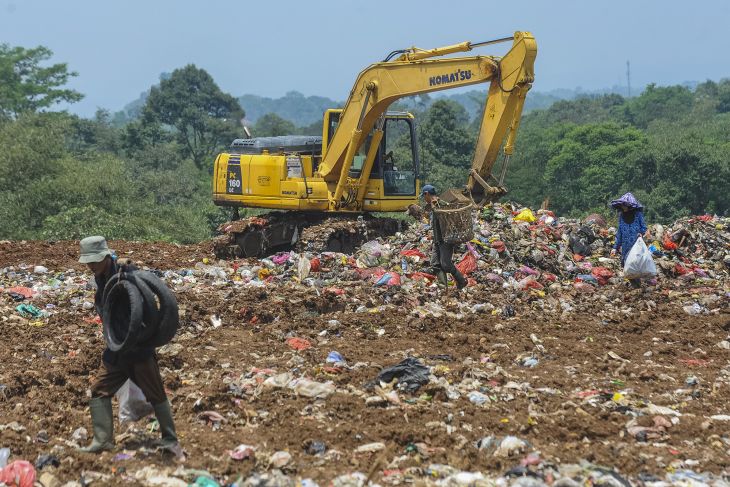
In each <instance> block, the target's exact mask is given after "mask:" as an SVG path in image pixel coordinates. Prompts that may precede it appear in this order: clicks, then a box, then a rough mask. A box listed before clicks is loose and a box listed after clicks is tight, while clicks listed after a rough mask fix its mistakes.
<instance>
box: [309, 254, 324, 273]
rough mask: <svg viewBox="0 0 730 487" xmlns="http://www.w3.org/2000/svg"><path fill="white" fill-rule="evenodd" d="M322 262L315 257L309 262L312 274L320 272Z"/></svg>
mask: <svg viewBox="0 0 730 487" xmlns="http://www.w3.org/2000/svg"><path fill="white" fill-rule="evenodd" d="M321 264H322V263H321V262H320V260H319V257H314V258H313V259H312V260H310V261H309V267H310V268H311V271H312V272H319V269H320V266H321Z"/></svg>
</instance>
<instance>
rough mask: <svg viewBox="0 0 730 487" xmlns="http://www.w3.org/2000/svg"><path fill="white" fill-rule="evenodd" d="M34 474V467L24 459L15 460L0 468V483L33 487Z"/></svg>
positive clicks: (17, 486) (14, 486)
mask: <svg viewBox="0 0 730 487" xmlns="http://www.w3.org/2000/svg"><path fill="white" fill-rule="evenodd" d="M35 476H36V473H35V467H33V464H32V463H30V462H28V461H26V460H15V461H14V462H12V463H10V464H9V465H8V466H7V467H5V468H1V469H0V483H3V485H5V484H7V485H9V486H12V487H33V484H35Z"/></svg>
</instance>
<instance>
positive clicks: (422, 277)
mask: <svg viewBox="0 0 730 487" xmlns="http://www.w3.org/2000/svg"><path fill="white" fill-rule="evenodd" d="M406 276H407V277H408V278H409V279H412V280H414V281H428V282H433V281H435V280H436V276H434V275H432V274H428V273H426V272H414V273H412V274H406Z"/></svg>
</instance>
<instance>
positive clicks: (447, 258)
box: [421, 184, 468, 290]
mask: <svg viewBox="0 0 730 487" xmlns="http://www.w3.org/2000/svg"><path fill="white" fill-rule="evenodd" d="M421 196H422V197H423V199H424V201H425V202H426V211H427V212H429V213H430V214H431V230H432V231H433V251H432V252H431V267H432V273H433V274H435V275H436V277H437V278H438V281H439V283H440V284H443V285H447V283H448V282H447V280H446V273H449V274H451V275H452V276H453V277H454V281H455V282H456V287H457V289H460V290H461V289H463V288H465V287H466V285H467V283H468V281H467V280H466V277H464V275H463V274H462V273H461V272H459V269H457V268H456V266H455V265H454V263H453V261H452V257H453V255H454V247H455V244H452V243H448V242H445V241H444V239H443V236H442V235H443V234H442V232H441V226H440V225H439V221H438V218H436V215H435V213H434V211H433V209H434V208H437V207H440V206H445V205H448V203H446V202H442V201H441V200H440V199H439V197H438V196H436V188H435V187H434V186H433V185H431V184H426V185H424V186H423V188H422V189H421Z"/></svg>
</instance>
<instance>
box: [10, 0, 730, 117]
mask: <svg viewBox="0 0 730 487" xmlns="http://www.w3.org/2000/svg"><path fill="white" fill-rule="evenodd" d="M729 26H730V0H701V1H696V2H687V1H686V0H685V1H682V0H661V1H660V0H645V1H642V0H631V1H628V0H612V1H605V0H604V1H590V0H584V1H578V0H570V1H568V0H553V1H548V0H543V1H539V0H522V1H506V0H502V1H499V2H497V1H491V0H490V1H487V0H482V1H472V0H469V1H459V0H450V1H449V0H441V1H435V0H410V1H403V0H400V1H399V0H389V1H381V0H371V1H370V2H362V1H357V2H356V1H351V0H332V1H324V0H308V1H303V0H300V1H290V0H280V1H276V0H268V1H265V0H264V1H255V2H250V1H233V0H208V1H205V2H203V1H197V2H194V1H188V0H184V1H183V0H179V1H173V0H146V1H140V0H122V1H116V2H111V1H103V0H65V1H61V0H0V43H2V42H4V43H8V44H10V45H20V46H24V47H34V46H37V45H39V44H40V45H44V46H47V47H49V48H51V49H52V50H53V51H54V53H55V55H54V57H53V60H54V61H56V62H66V63H68V65H69V68H70V69H71V70H73V71H77V72H78V73H79V76H78V77H77V78H75V79H74V80H73V81H72V83H71V86H72V87H73V88H75V89H76V90H78V91H80V92H82V93H84V94H85V95H86V98H85V99H84V100H83V101H82V102H80V103H78V104H76V105H74V106H73V108H72V111H75V112H77V113H79V114H82V115H91V114H93V112H94V111H95V110H96V108H97V107H104V108H108V109H110V110H113V111H114V110H118V109H120V108H122V107H123V106H124V105H125V104H126V103H128V102H129V101H131V100H133V99H135V98H137V97H138V96H139V94H140V93H141V92H142V91H144V90H146V89H148V88H149V87H150V86H151V85H152V84H155V83H156V82H157V81H158V78H159V74H160V73H161V72H164V71H168V72H169V71H172V70H174V69H175V68H179V67H181V66H184V65H186V64H188V63H194V64H196V65H197V66H199V67H202V68H204V69H206V70H207V71H208V72H209V73H210V74H211V75H212V76H213V78H214V79H215V80H216V82H217V83H218V84H219V86H220V87H221V88H222V89H223V90H224V91H227V92H229V93H231V94H233V95H242V94H247V93H251V94H257V95H262V96H270V97H278V96H282V95H283V94H284V93H286V92H287V91H291V90H297V91H300V92H302V93H304V94H305V95H322V96H328V97H330V98H333V99H335V100H344V99H345V98H346V97H347V94H348V92H349V89H350V87H351V85H352V83H353V81H354V79H355V76H356V75H357V73H358V72H359V71H360V70H361V69H362V68H364V67H365V66H367V65H368V64H371V63H373V62H376V61H379V60H382V59H383V58H384V57H385V55H387V53H388V52H390V51H392V50H394V49H399V48H405V47H410V46H413V45H416V46H418V47H422V48H432V47H438V46H442V45H448V44H454V43H457V42H462V41H472V42H478V41H483V40H489V39H494V38H498V37H504V36H507V35H511V34H512V33H513V32H514V31H515V30H528V31H531V32H532V33H533V34H534V35H535V38H536V39H537V43H538V56H537V63H536V68H535V73H536V81H535V86H534V87H535V89H536V90H539V91H546V90H551V89H554V88H571V89H572V88H576V87H582V88H584V89H587V90H590V89H597V88H604V87H610V86H613V85H625V83H626V61H627V60H630V61H631V74H632V85H634V86H639V85H643V84H646V83H649V82H656V83H658V84H663V85H666V84H675V83H681V82H683V81H689V80H696V81H702V80H705V79H713V80H719V79H720V78H723V77H728V76H730V35H728V28H729ZM473 52H474V53H479V54H503V53H504V48H502V47H495V46H488V47H486V48H483V49H480V50H478V51H473Z"/></svg>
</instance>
